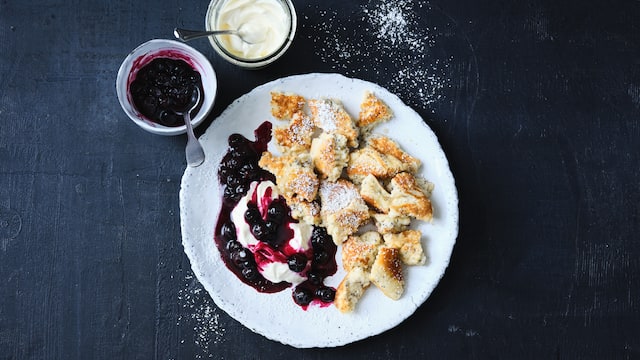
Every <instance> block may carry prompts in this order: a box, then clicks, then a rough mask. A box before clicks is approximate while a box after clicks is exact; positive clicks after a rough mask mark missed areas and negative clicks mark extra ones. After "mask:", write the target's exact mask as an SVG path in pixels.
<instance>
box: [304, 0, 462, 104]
mask: <svg viewBox="0 0 640 360" xmlns="http://www.w3.org/2000/svg"><path fill="white" fill-rule="evenodd" d="M432 10H433V9H432V8H431V5H430V4H429V3H422V2H414V1H411V0H370V1H369V2H368V3H366V4H364V5H362V6H361V7H360V9H359V10H358V12H356V13H352V14H344V13H339V12H337V11H327V10H322V9H318V8H316V9H315V10H314V12H315V14H314V16H313V18H311V17H307V18H306V20H307V21H305V22H304V23H311V22H312V21H316V23H311V24H310V25H306V26H309V27H311V34H312V35H311V36H310V38H309V40H311V41H312V42H313V43H314V46H315V52H316V55H317V56H319V57H320V59H321V60H322V61H323V62H324V63H327V64H331V66H332V68H333V70H337V71H341V72H343V73H345V74H346V75H348V76H354V77H361V78H362V77H363V78H367V77H369V78H374V79H376V80H377V81H379V78H378V76H379V75H381V74H389V73H391V74H394V76H391V77H388V78H390V79H391V80H389V81H388V82H387V83H380V85H382V86H384V87H386V88H388V89H389V90H391V91H392V92H394V93H396V94H398V95H400V97H401V98H402V99H403V100H404V101H405V102H407V103H408V104H409V105H412V106H415V107H420V108H423V109H425V110H431V111H432V112H434V109H433V107H434V106H435V104H436V103H438V102H440V101H443V100H446V99H445V98H444V96H445V90H446V89H447V88H450V87H451V79H450V78H449V76H448V73H449V71H450V70H449V66H450V63H451V62H452V60H453V57H452V56H450V55H443V54H438V53H437V50H438V49H437V45H438V40H439V38H440V37H441V36H444V35H443V33H444V31H446V30H447V29H439V28H438V24H439V23H441V22H442V21H443V20H442V19H439V20H438V21H439V23H433V24H427V25H426V26H425V24H424V21H426V20H424V19H422V20H421V19H420V18H421V17H422V18H427V19H431V18H432V17H433V16H429V15H431V12H432ZM418 15H420V16H418ZM304 23H303V26H304ZM346 23H349V24H350V25H349V27H350V28H355V29H356V30H355V31H354V32H353V33H347V32H346V25H345V24H346ZM354 25H355V26H354ZM383 64H384V65H383Z"/></svg>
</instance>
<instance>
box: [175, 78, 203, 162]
mask: <svg viewBox="0 0 640 360" xmlns="http://www.w3.org/2000/svg"><path fill="white" fill-rule="evenodd" d="M200 96H201V95H200V88H199V87H197V86H196V87H194V90H193V93H192V94H191V101H189V104H188V105H187V106H185V109H174V110H173V111H174V112H175V113H176V115H182V116H183V117H184V123H185V125H187V148H186V150H185V154H186V157H187V165H189V166H191V167H196V166H200V165H201V164H202V163H203V162H204V150H203V149H202V145H200V142H199V141H198V139H196V135H195V134H194V133H193V126H191V111H192V110H193V109H195V108H196V107H197V106H198V104H199V103H200Z"/></svg>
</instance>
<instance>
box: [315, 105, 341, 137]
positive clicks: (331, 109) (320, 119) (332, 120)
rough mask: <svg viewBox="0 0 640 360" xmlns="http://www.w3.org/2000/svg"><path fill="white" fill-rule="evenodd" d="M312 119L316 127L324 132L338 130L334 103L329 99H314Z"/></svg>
mask: <svg viewBox="0 0 640 360" xmlns="http://www.w3.org/2000/svg"><path fill="white" fill-rule="evenodd" d="M313 104H314V109H315V110H316V111H315V112H314V120H315V121H316V123H317V124H318V127H319V128H321V129H322V130H324V131H326V132H335V131H336V130H338V124H337V122H338V121H337V119H336V110H335V105H334V103H333V102H332V101H330V100H317V101H314V103H313Z"/></svg>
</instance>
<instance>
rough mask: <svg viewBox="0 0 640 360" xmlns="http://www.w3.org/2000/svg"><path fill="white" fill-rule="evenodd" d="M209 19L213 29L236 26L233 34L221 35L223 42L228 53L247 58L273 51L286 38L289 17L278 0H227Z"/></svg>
mask: <svg viewBox="0 0 640 360" xmlns="http://www.w3.org/2000/svg"><path fill="white" fill-rule="evenodd" d="M217 14H218V15H217V17H215V18H214V19H211V20H209V21H212V22H213V23H211V24H210V25H211V28H212V29H220V30H238V31H239V32H240V35H241V37H242V38H244V39H245V40H246V41H243V40H242V39H241V38H240V37H239V36H236V35H224V36H221V37H220V42H221V44H222V46H223V47H224V48H225V49H226V50H227V51H228V52H229V53H231V54H233V55H235V56H238V57H240V58H243V59H247V60H254V59H260V58H264V57H267V56H269V55H271V54H273V53H275V52H276V51H277V50H278V49H279V48H280V47H281V46H282V44H284V42H285V41H286V40H287V36H288V35H289V31H290V30H291V18H290V15H289V12H288V10H287V9H286V8H285V7H284V4H283V3H282V2H281V1H279V0H227V1H225V2H224V3H223V4H222V6H221V7H220V9H219V10H218V13H217Z"/></svg>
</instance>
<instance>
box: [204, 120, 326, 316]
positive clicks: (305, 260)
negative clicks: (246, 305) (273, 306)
mask: <svg viewBox="0 0 640 360" xmlns="http://www.w3.org/2000/svg"><path fill="white" fill-rule="evenodd" d="M254 133H255V141H250V140H248V139H247V138H245V137H244V136H242V135H240V134H233V135H231V136H229V140H228V141H229V149H228V151H227V153H226V154H225V155H224V157H223V158H222V162H221V164H220V167H219V168H218V177H219V180H220V183H221V185H222V186H223V201H222V209H221V211H220V216H219V218H218V223H217V224H216V231H215V243H216V246H217V247H218V250H219V251H220V254H221V255H222V259H223V261H224V263H225V265H226V266H227V268H229V270H230V271H232V272H233V273H234V274H235V275H236V276H237V277H238V279H240V280H241V281H242V282H244V283H245V284H247V285H249V286H252V287H253V288H255V289H256V290H257V291H259V292H263V293H274V292H279V291H282V290H284V289H286V288H289V287H291V286H292V284H291V283H289V282H286V281H282V282H279V283H273V282H271V281H269V280H267V279H265V278H264V276H262V274H261V273H260V271H258V268H260V269H263V266H266V265H267V264H268V263H270V262H273V261H277V262H280V263H285V264H287V266H288V268H289V269H290V270H291V271H293V272H295V273H298V274H299V275H300V276H302V277H303V278H306V280H304V281H303V282H302V283H300V284H298V285H297V286H296V287H295V288H294V289H293V291H292V298H293V301H294V302H295V303H296V304H298V305H300V306H301V307H302V308H303V309H306V308H307V307H308V306H309V305H310V304H312V303H315V304H318V305H320V306H327V305H329V304H331V303H332V302H333V299H334V296H335V289H333V288H332V287H329V286H326V285H325V284H324V279H325V278H326V277H328V276H331V275H333V274H335V272H336V271H337V264H336V260H335V255H336V251H337V247H336V245H335V244H334V242H333V239H332V238H331V236H330V235H328V234H327V232H326V230H325V229H324V228H322V227H319V226H314V227H313V231H312V235H311V246H310V247H309V248H308V249H307V250H301V249H295V248H293V247H291V246H290V244H289V243H288V240H289V239H291V238H292V237H293V231H292V230H291V228H290V227H289V226H288V225H289V224H293V223H297V222H298V221H297V220H295V219H293V218H292V217H291V210H290V209H289V207H288V206H287V204H286V201H285V200H284V198H283V197H282V196H279V197H277V198H275V199H271V194H270V193H269V194H265V195H266V196H264V197H263V198H262V199H258V198H257V196H256V195H255V193H254V195H253V197H252V198H251V199H250V200H249V202H248V203H247V210H246V211H245V213H244V219H243V220H244V221H245V222H246V224H247V225H248V226H249V228H250V230H251V234H252V235H253V236H254V237H255V238H256V239H257V240H258V244H257V245H255V246H251V247H252V250H253V251H251V250H249V249H248V248H245V247H244V246H243V245H242V244H241V242H240V241H238V238H237V236H238V235H237V232H236V224H234V223H233V221H232V220H231V212H232V211H233V209H234V208H235V207H236V205H237V204H238V202H239V201H240V199H242V198H243V197H244V196H245V195H246V194H247V193H248V191H249V189H250V188H251V184H252V183H253V182H261V181H271V182H273V183H275V177H274V176H273V174H271V173H270V172H268V171H266V170H264V169H262V168H260V166H258V162H259V160H260V157H261V155H262V153H263V152H264V151H266V150H267V145H268V143H269V141H270V140H271V123H270V122H264V123H263V124H262V125H260V126H259V127H258V129H256V130H255V132H254ZM261 201H262V203H260V202H261ZM236 219H237V218H236Z"/></svg>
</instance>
